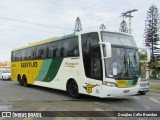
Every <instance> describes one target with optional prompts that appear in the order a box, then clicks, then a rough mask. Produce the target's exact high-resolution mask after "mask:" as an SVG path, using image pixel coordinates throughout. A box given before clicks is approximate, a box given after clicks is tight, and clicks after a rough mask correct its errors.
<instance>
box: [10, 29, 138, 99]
mask: <svg viewBox="0 0 160 120" xmlns="http://www.w3.org/2000/svg"><path fill="white" fill-rule="evenodd" d="M139 66H140V60H139V55H138V48H137V45H136V43H135V40H134V38H133V36H131V35H129V34H125V33H118V32H111V31H107V30H93V31H87V32H78V33H73V34H70V35H65V36H61V37H53V38H50V39H47V40H43V41H39V42H36V43H32V44H29V45H26V46H24V47H21V48H18V49H13V50H12V51H11V79H12V80H14V81H17V82H18V83H19V85H21V86H28V85H37V86H43V87H48V88H53V89H58V90H63V91H66V92H67V93H68V94H69V95H70V96H71V97H73V98H78V97H79V95H80V94H85V95H91V96H96V97H100V98H107V97H119V96H126V95H134V94H137V92H138V88H139V84H138V81H140V80H141V77H140V67H139Z"/></svg>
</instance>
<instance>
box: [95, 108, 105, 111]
mask: <svg viewBox="0 0 160 120" xmlns="http://www.w3.org/2000/svg"><path fill="white" fill-rule="evenodd" d="M94 110H95V111H104V110H103V109H100V108H95V109H94Z"/></svg>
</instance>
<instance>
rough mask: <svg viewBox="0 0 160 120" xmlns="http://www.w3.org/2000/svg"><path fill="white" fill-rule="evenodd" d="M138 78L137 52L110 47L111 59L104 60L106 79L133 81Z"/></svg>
mask: <svg viewBox="0 0 160 120" xmlns="http://www.w3.org/2000/svg"><path fill="white" fill-rule="evenodd" d="M139 76H140V69H139V56H138V50H135V49H128V48H120V47H112V57H111V58H107V59H106V77H113V78H115V79H133V78H138V77H139Z"/></svg>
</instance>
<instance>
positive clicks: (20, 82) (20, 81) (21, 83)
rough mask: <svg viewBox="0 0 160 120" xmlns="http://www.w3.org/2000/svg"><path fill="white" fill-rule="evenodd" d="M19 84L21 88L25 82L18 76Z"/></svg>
mask: <svg viewBox="0 0 160 120" xmlns="http://www.w3.org/2000/svg"><path fill="white" fill-rule="evenodd" d="M18 83H19V85H20V86H23V82H22V79H21V77H20V76H18Z"/></svg>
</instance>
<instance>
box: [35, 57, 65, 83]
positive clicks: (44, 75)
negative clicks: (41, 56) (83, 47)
mask: <svg viewBox="0 0 160 120" xmlns="http://www.w3.org/2000/svg"><path fill="white" fill-rule="evenodd" d="M62 61H63V58H56V59H52V60H51V62H50V61H48V62H47V61H45V62H44V64H42V67H41V70H40V73H39V74H38V77H37V78H39V79H37V80H38V81H43V82H50V81H52V80H53V79H54V78H55V77H56V75H57V73H58V71H59V68H60V66H61V63H62ZM43 67H44V68H43Z"/></svg>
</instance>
